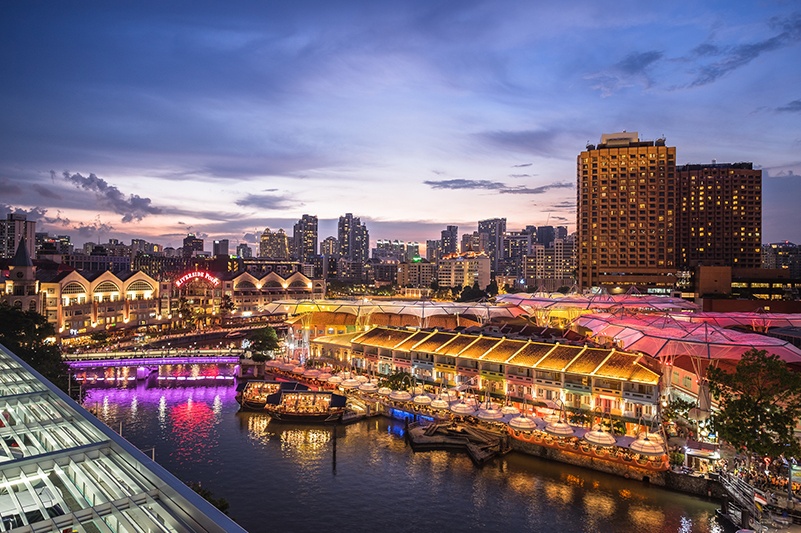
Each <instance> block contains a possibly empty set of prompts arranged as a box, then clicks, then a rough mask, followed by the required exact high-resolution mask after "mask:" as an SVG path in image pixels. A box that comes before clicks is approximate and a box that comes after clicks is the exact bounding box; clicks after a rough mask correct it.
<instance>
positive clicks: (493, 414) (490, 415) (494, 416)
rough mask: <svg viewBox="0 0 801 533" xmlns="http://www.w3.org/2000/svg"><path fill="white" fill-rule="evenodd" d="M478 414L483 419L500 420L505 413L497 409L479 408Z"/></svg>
mask: <svg viewBox="0 0 801 533" xmlns="http://www.w3.org/2000/svg"><path fill="white" fill-rule="evenodd" d="M476 416H478V418H480V419H481V420H500V419H501V418H503V413H501V412H500V411H499V410H497V409H479V410H478V413H477V415H476Z"/></svg>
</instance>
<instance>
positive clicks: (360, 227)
mask: <svg viewBox="0 0 801 533" xmlns="http://www.w3.org/2000/svg"><path fill="white" fill-rule="evenodd" d="M338 234H339V238H338V241H339V256H340V257H341V258H343V259H347V260H349V261H353V262H361V263H365V262H367V260H368V259H369V258H370V234H369V232H368V231H367V226H365V225H364V224H362V222H361V220H360V219H359V217H354V216H353V214H351V213H346V214H345V216H342V217H339V226H338Z"/></svg>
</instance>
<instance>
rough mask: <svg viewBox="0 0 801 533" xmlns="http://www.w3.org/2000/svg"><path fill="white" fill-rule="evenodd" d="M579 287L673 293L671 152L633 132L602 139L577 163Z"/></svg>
mask: <svg viewBox="0 0 801 533" xmlns="http://www.w3.org/2000/svg"><path fill="white" fill-rule="evenodd" d="M577 181H578V189H577V199H578V201H577V204H578V206H577V207H578V209H577V228H578V247H579V251H578V282H579V286H580V287H581V288H582V289H587V288H590V287H598V286H601V287H605V288H607V289H609V290H610V291H614V292H617V291H625V290H627V288H628V287H631V286H636V287H640V288H643V289H647V288H651V287H653V288H661V289H662V290H670V288H672V286H673V284H674V281H675V277H674V276H672V275H671V276H668V274H675V272H676V249H675V242H676V235H675V228H674V219H675V217H674V215H675V213H674V209H675V208H676V198H677V192H676V148H675V147H672V146H665V140H664V139H659V140H657V141H640V139H639V137H638V135H637V133H636V132H622V133H611V134H604V135H602V136H601V142H600V144H599V145H598V146H597V147H596V146H593V145H588V146H587V149H586V150H585V151H583V152H581V153H580V154H579V156H578V158H577Z"/></svg>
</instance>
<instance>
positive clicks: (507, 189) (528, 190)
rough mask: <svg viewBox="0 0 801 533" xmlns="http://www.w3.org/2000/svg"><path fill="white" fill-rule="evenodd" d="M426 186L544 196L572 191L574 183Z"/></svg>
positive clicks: (460, 182)
mask: <svg viewBox="0 0 801 533" xmlns="http://www.w3.org/2000/svg"><path fill="white" fill-rule="evenodd" d="M423 183H425V184H426V185H428V186H430V187H431V188H432V189H451V190H460V189H470V190H490V191H498V192H499V193H501V194H543V193H545V192H548V191H549V190H551V189H570V188H572V187H573V184H572V183H566V182H556V183H550V184H548V185H542V186H540V187H523V186H520V187H511V186H509V185H506V184H505V183H501V182H499V181H489V180H466V179H453V180H443V181H424V182H423Z"/></svg>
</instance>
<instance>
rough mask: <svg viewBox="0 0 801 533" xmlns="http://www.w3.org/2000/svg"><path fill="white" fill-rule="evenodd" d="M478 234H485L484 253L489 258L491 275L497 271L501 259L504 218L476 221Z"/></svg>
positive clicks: (504, 226)
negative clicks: (485, 245) (485, 246)
mask: <svg viewBox="0 0 801 533" xmlns="http://www.w3.org/2000/svg"><path fill="white" fill-rule="evenodd" d="M478 232H479V233H484V234H486V236H487V237H486V239H487V248H486V252H487V255H488V256H489V258H490V266H491V268H492V273H493V274H494V273H496V272H497V271H498V266H499V264H500V262H501V259H502V255H503V254H502V249H503V234H504V233H506V219H505V218H491V219H488V220H479V221H478Z"/></svg>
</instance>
